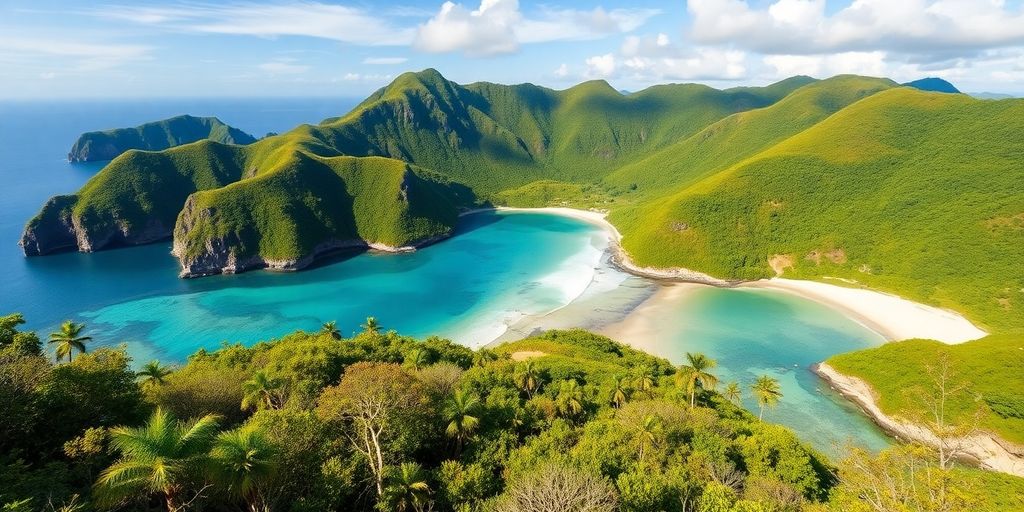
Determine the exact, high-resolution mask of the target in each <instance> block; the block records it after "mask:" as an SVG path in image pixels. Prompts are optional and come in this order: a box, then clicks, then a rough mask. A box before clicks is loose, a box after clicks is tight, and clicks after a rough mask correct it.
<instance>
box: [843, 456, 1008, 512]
mask: <svg viewBox="0 0 1024 512" xmlns="http://www.w3.org/2000/svg"><path fill="white" fill-rule="evenodd" d="M847 453H848V454H849V455H848V457H847V458H846V460H844V461H843V462H842V463H841V464H840V465H839V472H838V476H839V482H840V485H839V486H838V487H836V488H835V489H834V490H833V491H832V496H831V500H830V506H831V509H832V510H836V511H839V510H872V511H875V512H889V511H892V510H900V511H903V510H908V511H919V510H920V511H937V512H950V511H956V510H986V509H988V507H985V506H984V505H988V504H987V503H985V502H984V498H983V495H984V494H985V493H983V492H979V490H978V489H977V488H976V486H977V485H978V484H977V481H976V480H973V479H971V478H964V474H963V473H954V472H952V471H950V470H946V469H942V468H941V467H939V465H938V464H937V463H936V461H935V459H934V452H933V451H932V450H931V449H930V448H928V447H925V446H922V445H917V444H909V445H899V446H894V447H892V448H888V449H885V450H882V452H881V453H879V454H878V455H877V456H872V455H871V454H870V453H868V452H866V451H864V450H863V449H860V448H857V447H849V449H848V450H847ZM1011 507H1012V505H1011ZM994 508H999V507H994Z"/></svg>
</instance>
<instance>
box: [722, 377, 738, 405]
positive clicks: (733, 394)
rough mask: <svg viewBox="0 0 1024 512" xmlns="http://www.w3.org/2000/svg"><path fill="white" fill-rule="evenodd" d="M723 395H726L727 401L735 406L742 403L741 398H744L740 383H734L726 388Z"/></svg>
mask: <svg viewBox="0 0 1024 512" xmlns="http://www.w3.org/2000/svg"><path fill="white" fill-rule="evenodd" d="M722 394H724V395H725V399H726V400H728V401H730V402H732V403H734V404H738V403H739V402H740V397H742V396H743V389H742V388H740V383H739V382H736V381H732V382H730V383H729V384H727V385H726V386H725V391H724V392H723V393H722Z"/></svg>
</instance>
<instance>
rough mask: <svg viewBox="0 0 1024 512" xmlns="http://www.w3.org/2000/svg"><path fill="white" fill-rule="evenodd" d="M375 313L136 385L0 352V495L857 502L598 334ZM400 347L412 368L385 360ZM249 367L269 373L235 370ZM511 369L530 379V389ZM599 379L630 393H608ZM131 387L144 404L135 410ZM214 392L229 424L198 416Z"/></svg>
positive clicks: (690, 505)
mask: <svg viewBox="0 0 1024 512" xmlns="http://www.w3.org/2000/svg"><path fill="white" fill-rule="evenodd" d="M374 327H375V328H374V329H371V330H369V331H364V332H361V333H358V334H356V335H355V336H353V337H350V338H342V339H335V337H334V336H333V335H332V334H331V333H330V332H316V333H304V332H296V333H293V334H291V335H288V336H285V337H283V338H281V339H277V340H271V341H268V342H264V343H259V344H256V345H254V346H251V347H243V346H241V345H224V346H223V347H222V348H221V349H220V350H217V351H214V352H206V351H200V352H198V353H196V354H195V355H193V356H192V357H191V358H190V359H189V361H188V363H187V364H185V365H183V366H181V367H180V368H178V369H176V370H175V371H174V372H172V373H170V374H169V375H166V376H165V377H164V383H163V384H156V383H154V384H151V385H147V386H146V391H145V393H143V392H142V389H141V388H142V384H141V383H139V382H138V380H137V379H136V374H135V373H134V372H132V371H130V370H129V369H128V365H127V363H128V360H127V358H126V357H125V356H124V355H123V353H121V352H117V351H109V350H97V351H95V352H93V353H89V354H85V355H82V356H79V357H77V358H75V360H74V361H73V362H72V363H60V364H54V363H51V362H49V361H47V360H46V359H44V358H43V357H41V356H38V355H25V354H18V353H9V352H5V353H2V354H0V392H2V393H3V395H2V398H4V399H6V398H7V397H12V400H11V401H10V402H7V403H12V404H14V405H15V407H13V408H11V409H10V412H11V413H10V414H5V415H3V417H0V427H2V428H3V432H2V433H3V434H9V435H5V436H4V437H0V448H2V450H3V451H2V452H0V489H2V491H0V492H2V495H0V502H3V503H18V502H20V501H23V500H26V499H27V500H31V501H29V502H27V503H28V504H27V505H19V506H22V507H24V506H35V505H33V504H35V503H46V502H48V501H51V500H52V501H53V502H54V503H72V504H74V503H79V504H82V503H84V504H85V506H87V507H89V506H93V503H91V502H89V501H88V500H86V501H79V502H75V501H74V498H73V496H74V495H75V494H78V495H81V496H88V495H89V492H88V491H89V487H90V486H91V484H92V483H93V482H94V481H96V480H97V479H98V480H99V482H100V484H99V486H98V487H97V491H98V493H97V495H96V497H97V498H100V501H99V503H100V504H103V503H110V502H117V503H124V504H125V505H128V506H129V508H131V507H136V508H137V507H145V506H147V505H149V506H151V505H153V504H154V503H159V504H160V506H161V507H166V508H169V509H171V510H175V509H180V508H181V507H182V506H184V504H185V503H191V506H193V507H200V508H202V509H203V510H213V511H220V510H234V509H237V507H238V506H240V505H243V504H244V505H245V506H246V508H247V509H250V510H263V509H269V510H283V511H295V512H300V511H301V512H306V511H309V512H312V511H323V510H374V509H377V510H381V509H383V510H400V509H404V510H428V509H432V510H440V511H460V512H470V511H484V510H514V509H516V510H532V509H529V508H526V509H523V508H522V506H523V504H524V503H530V502H531V501H530V500H535V499H539V498H543V499H544V500H547V501H545V502H547V503H552V502H553V501H550V500H556V501H554V502H557V500H559V499H565V498H567V497H569V496H576V498H573V499H579V500H583V501H579V502H576V501H574V502H572V503H565V507H567V509H568V510H572V507H574V506H583V505H581V503H583V504H588V505H586V506H591V507H594V508H590V509H588V510H613V509H617V510H624V511H641V510H645V511H646V510H664V511H666V512H668V511H671V512H683V511H687V510H726V511H728V512H768V511H781V510H799V509H801V508H802V507H808V506H812V505H814V506H821V507H831V506H833V505H835V506H836V507H842V506H844V504H845V505H850V504H851V503H852V504H853V505H858V502H856V501H854V502H851V501H849V500H850V499H856V496H857V494H856V493H854V494H852V495H851V494H850V493H845V494H844V492H845V491H842V486H840V487H837V483H836V480H835V472H834V471H835V468H833V467H832V466H831V465H830V464H829V463H828V461H826V460H825V459H824V458H823V457H822V456H821V455H820V454H818V453H816V452H815V451H814V450H812V449H810V448H808V447H806V446H804V445H803V444H802V443H800V441H799V440H798V439H797V438H796V437H795V436H794V435H793V434H792V433H791V432H790V431H788V430H786V429H785V428H782V427H779V426H775V425H770V424H768V423H762V422H759V421H757V419H756V418H755V417H754V416H753V415H751V414H749V413H747V412H746V411H744V410H743V409H741V408H739V407H737V406H736V405H734V404H732V403H731V402H729V401H728V400H726V399H725V398H724V397H722V396H720V395H718V394H717V393H716V392H715V391H714V390H712V389H711V388H710V386H709V385H703V384H702V394H701V397H700V400H697V401H696V402H695V403H694V405H693V406H691V405H690V404H689V396H688V395H687V394H685V393H681V392H680V391H679V390H678V389H677V387H676V386H674V385H672V382H673V380H674V379H675V375H676V374H677V373H678V374H682V375H686V374H685V373H683V371H682V370H677V369H676V368H673V367H672V366H671V365H670V364H669V362H668V361H665V360H663V359H660V358H656V357H653V356H650V355H648V354H645V353H642V352H639V351H637V350H634V349H632V348H629V347H627V346H624V345H622V344H619V343H617V342H615V341H613V340H610V339H608V338H605V337H603V336H598V335H594V334H591V333H588V332H585V331H581V330H571V331H551V332H548V333H544V334H542V335H539V336H536V337H533V338H529V339H525V340H521V341H517V342H511V343H508V344H505V345H502V346H500V347H497V348H496V349H494V350H493V351H489V352H484V353H483V354H485V356H480V357H475V355H474V353H473V352H471V351H470V350H468V349H466V348H465V347H461V346H458V345H455V344H453V343H451V342H449V341H447V340H442V339H440V338H428V339H426V340H416V339H413V338H408V337H403V336H400V335H398V334H397V333H394V332H384V333H382V332H380V329H379V326H374ZM414 351H418V352H420V353H421V354H422V357H423V358H424V359H423V360H424V361H425V363H424V365H423V366H421V367H420V368H419V369H413V368H411V367H408V366H403V365H402V363H403V362H404V361H406V360H407V359H408V358H409V355H410V354H411V353H413V352H414ZM523 354H529V356H530V357H529V358H528V359H526V360H525V361H522V362H518V363H517V362H516V361H514V360H513V359H512V358H513V356H515V357H516V358H520V359H521V358H522V357H523ZM696 359H697V358H695V360H696ZM697 366H703V368H704V370H703V371H704V372H705V373H708V374H709V375H712V376H713V371H712V370H711V369H710V368H708V367H707V366H706V365H697ZM259 375H263V377H265V378H264V379H263V380H265V381H269V380H276V381H277V382H279V383H280V384H281V385H280V386H279V387H278V386H269V387H268V386H264V385H261V386H257V387H253V386H244V383H246V382H249V383H254V382H257V381H260V380H261V378H259V377H258V376H259ZM524 375H532V376H533V378H534V380H535V382H536V385H534V386H533V387H532V388H530V389H532V391H530V392H529V393H528V392H527V391H526V390H524V388H523V385H524V382H525V380H524V378H523V377H524ZM100 380H102V381H103V382H98V381H100ZM527 380H528V379H527ZM612 382H618V387H620V388H622V389H623V390H624V391H626V392H627V395H628V399H627V400H626V401H624V402H620V403H619V404H617V405H618V407H613V405H612V401H611V400H608V399H607V398H608V397H610V392H611V391H612V388H611V387H610V385H611V383H612ZM243 388H246V389H248V390H249V391H250V392H252V394H253V396H254V400H256V401H257V402H258V401H260V400H262V398H261V397H263V396H264V395H263V394H261V392H257V390H268V389H273V390H274V391H275V392H276V393H278V394H279V396H278V397H277V398H275V401H274V402H273V403H274V404H275V406H276V408H272V407H264V408H262V409H258V410H256V411H255V412H248V411H243V410H241V408H240V407H239V405H240V403H241V401H242V397H243V396H245V394H244V393H243ZM143 396H145V397H146V399H147V400H149V401H151V402H152V403H154V404H155V405H158V406H160V409H158V411H157V412H156V413H155V414H154V415H153V416H152V417H151V418H150V420H149V421H148V422H147V421H145V419H144V417H145V414H146V410H147V408H148V407H147V405H146V404H144V403H142V397H143ZM58 398H61V399H58ZM172 409H174V410H175V411H182V412H181V413H177V414H182V415H181V416H177V414H175V415H173V416H172V414H171V412H170V411H171V410H172ZM221 410H223V411H226V413H228V414H231V415H233V416H231V417H226V418H225V419H224V420H223V421H221V422H219V424H220V425H223V426H224V427H225V428H227V429H229V430H224V431H220V430H218V428H217V425H215V424H214V421H213V418H214V416H212V414H216V413H219V412H220V411H221ZM175 416H177V417H180V418H182V420H180V421H179V420H176V419H174V417H175ZM51 418H58V419H59V421H60V422H62V424H60V425H58V424H51V423H50V420H51ZM44 432H45V433H46V434H45V435H41V433H44ZM108 444H109V445H110V446H113V452H111V451H110V450H108ZM374 445H379V449H377V448H376V447H375V446H374ZM113 456H117V457H118V458H116V459H115V458H113ZM914 460H918V459H914ZM861 467H863V466H861ZM880 467H888V465H885V464H883V465H881V466H880ZM103 468H107V469H106V470H104V471H102V472H101V470H103ZM843 471H849V470H848V468H847V467H846V466H843ZM940 473H941V474H942V475H943V478H944V479H946V481H952V480H955V479H963V480H964V482H963V485H964V486H966V487H963V488H970V489H981V488H985V489H986V491H985V492H984V493H983V494H981V498H979V499H977V500H975V501H972V503H977V508H978V510H982V511H987V510H994V511H995V510H1014V507H1015V506H1017V505H1018V504H1019V502H1018V501H1014V500H1015V499H1016V498H1015V497H1014V496H1015V495H1014V494H1013V493H1014V492H1015V491H1014V490H1015V489H1018V488H1019V487H1020V486H1021V484H1020V482H1019V481H1018V480H1019V479H1014V478H1011V477H1005V476H999V475H992V474H989V473H979V472H976V471H970V470H965V469H962V468H954V469H952V470H942V471H941V472H940ZM840 474H841V475H842V474H843V473H842V472H840ZM869 476H870V477H874V473H872V474H871V475H869ZM378 484H379V485H380V487H379V488H377V485H378ZM842 485H846V484H845V483H843V484H842ZM993 488H994V489H1005V490H1006V491H1005V492H1000V491H999V490H991V489H993ZM957 489H961V487H957ZM569 491H572V492H569ZM957 492H960V491H957ZM573 493H575V494H573ZM851 496H853V498H851ZM843 500H847V501H843ZM12 506H13V505H12ZM75 506H78V505H75ZM510 507H512V508H510ZM516 507H518V508H516ZM132 509H135V508H132ZM851 510H856V508H851Z"/></svg>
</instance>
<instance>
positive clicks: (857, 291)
mask: <svg viewBox="0 0 1024 512" xmlns="http://www.w3.org/2000/svg"><path fill="white" fill-rule="evenodd" d="M483 211H509V212H537V213H549V214H554V215H562V216H566V217H572V218H574V219H578V220H582V221H585V222H589V223H591V224H594V225H597V226H600V227H601V228H603V229H604V230H605V231H606V232H607V233H608V234H609V238H610V240H609V250H610V251H611V262H612V264H614V265H615V266H616V267H618V268H619V269H621V270H622V271H624V272H627V273H629V274H633V275H636V276H640V277H644V278H648V279H653V280H656V281H666V282H672V283H692V284H698V285H708V286H718V287H741V288H757V289H766V290H774V291H777V292H780V293H789V294H793V295H798V296H800V297H803V298H805V299H808V300H812V301H815V302H818V303H820V304H824V305H826V306H828V307H830V308H832V309H834V310H836V311H839V312H840V313H842V314H843V315H845V316H847V317H848V318H850V319H852V320H854V321H855V322H857V323H859V324H861V325H863V326H865V327H867V328H868V329H870V330H872V331H874V332H876V333H878V334H879V335H881V336H882V337H883V338H885V339H886V341H901V340H906V339H912V338H928V339H934V340H937V341H940V342H943V343H947V344H957V343H963V342H966V341H970V340H975V339H978V338H982V337H984V336H986V335H987V334H988V333H987V332H985V331H984V330H982V329H980V328H979V327H977V326H975V325H974V324H973V323H971V322H970V321H969V320H967V319H966V318H965V317H963V316H962V315H960V314H959V313H956V312H954V311H949V310H945V309H941V308H937V307H934V306H929V305H926V304H921V303H918V302H914V301H911V300H909V299H904V298H902V297H899V296H897V295H893V294H889V293H885V292H880V291H876V290H871V289H868V288H850V287H845V286H839V285H834V284H829V283H823V282H820V281H805V280H796V279H783V278H778V277H775V278H771V279H762V280H757V281H729V280H725V279H719V278H716V277H714V276H710V275H708V274H704V273H702V272H697V271H694V270H690V269H686V268H667V269H665V268H653V267H642V266H639V265H637V264H635V263H634V262H633V261H632V259H631V258H630V257H629V255H628V254H627V253H626V252H625V250H623V249H622V244H621V243H620V242H621V240H622V234H621V233H619V230H618V229H616V228H615V226H614V225H612V224H611V223H610V222H608V220H607V219H606V217H607V214H606V213H604V212H598V211H593V210H580V209H576V208H565V207H546V208H511V207H497V208H481V209H476V210H470V211H467V212H464V213H462V215H469V214H472V213H477V212H483ZM649 300H650V301H660V300H664V296H663V295H662V296H661V297H659V294H657V293H656V294H655V295H654V296H652V297H651V298H650V299H649Z"/></svg>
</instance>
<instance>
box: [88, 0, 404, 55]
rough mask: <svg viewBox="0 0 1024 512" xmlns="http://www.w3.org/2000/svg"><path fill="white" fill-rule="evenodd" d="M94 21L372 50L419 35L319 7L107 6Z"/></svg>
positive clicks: (357, 11) (371, 17) (369, 15)
mask: <svg viewBox="0 0 1024 512" xmlns="http://www.w3.org/2000/svg"><path fill="white" fill-rule="evenodd" d="M89 13H90V14H92V15H94V16H99V17H103V18H108V19H118V20H127V21H131V22H135V23H140V24H146V25H153V26H161V27H164V28H167V29H169V30H177V31H186V32H202V33H211V34H235V35H250V36H259V37H278V36H306V37H316V38H322V39H331V40H335V41H342V42H346V43H354V44H360V45H368V46H389V45H392V46H394V45H407V44H409V43H410V42H411V41H412V38H413V34H414V30H413V29H412V28H403V27H398V26H394V25H392V24H391V23H389V22H388V21H387V20H385V19H384V18H382V17H381V16H378V15H376V14H375V13H373V12H371V11H368V10H366V9H362V8H358V7H348V6H343V5H331V4H324V3H319V2H305V1H291V2H287V3H270V4H260V3H250V2H236V3H224V4H215V3H194V4H193V3H188V4H180V5H177V6H170V7H146V6H132V5H107V6H103V7H101V8H98V9H95V10H92V11H89Z"/></svg>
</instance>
